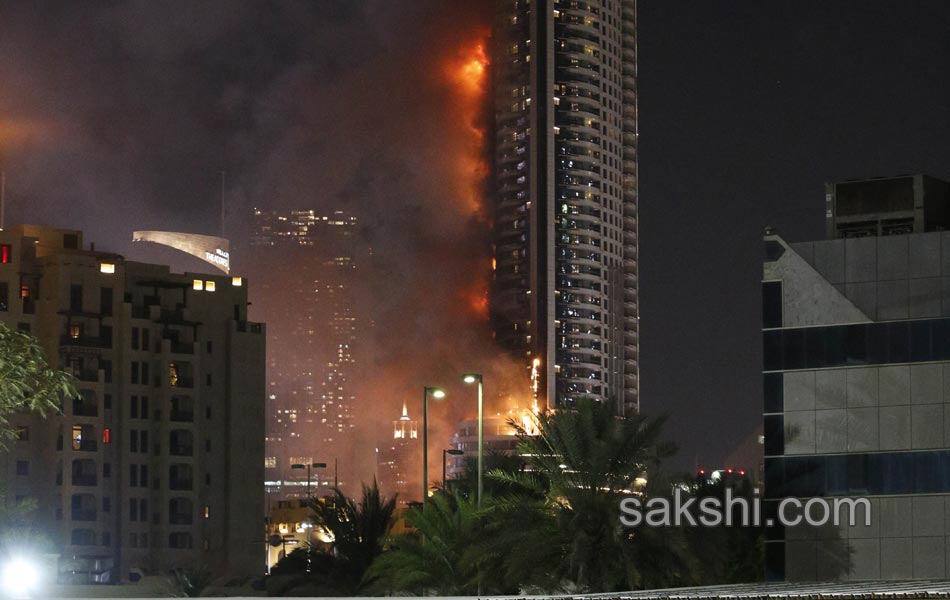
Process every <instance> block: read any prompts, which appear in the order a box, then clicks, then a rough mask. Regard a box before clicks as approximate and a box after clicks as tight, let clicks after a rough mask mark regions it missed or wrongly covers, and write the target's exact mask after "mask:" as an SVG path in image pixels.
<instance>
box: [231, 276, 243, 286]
mask: <svg viewBox="0 0 950 600" xmlns="http://www.w3.org/2000/svg"><path fill="white" fill-rule="evenodd" d="M231 285H233V286H234V287H241V286H242V285H244V280H243V279H241V278H240V277H232V278H231Z"/></svg>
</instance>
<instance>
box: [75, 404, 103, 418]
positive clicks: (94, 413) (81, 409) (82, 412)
mask: <svg viewBox="0 0 950 600" xmlns="http://www.w3.org/2000/svg"><path fill="white" fill-rule="evenodd" d="M73 416H76V417H98V416H99V407H98V406H97V405H96V404H93V403H90V402H73Z"/></svg>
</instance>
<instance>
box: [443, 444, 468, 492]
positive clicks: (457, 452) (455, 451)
mask: <svg viewBox="0 0 950 600" xmlns="http://www.w3.org/2000/svg"><path fill="white" fill-rule="evenodd" d="M446 454H451V455H452V456H461V455H462V454H465V453H464V452H462V451H461V450H458V449H456V448H446V449H444V450H442V487H443V488H445V487H446V484H445V455H446Z"/></svg>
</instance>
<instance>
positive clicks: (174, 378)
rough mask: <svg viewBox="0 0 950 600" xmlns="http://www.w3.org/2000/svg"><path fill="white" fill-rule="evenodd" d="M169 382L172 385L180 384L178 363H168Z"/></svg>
mask: <svg viewBox="0 0 950 600" xmlns="http://www.w3.org/2000/svg"><path fill="white" fill-rule="evenodd" d="M168 384H169V385H171V386H172V387H175V386H177V385H178V365H176V364H175V363H173V362H171V363H168Z"/></svg>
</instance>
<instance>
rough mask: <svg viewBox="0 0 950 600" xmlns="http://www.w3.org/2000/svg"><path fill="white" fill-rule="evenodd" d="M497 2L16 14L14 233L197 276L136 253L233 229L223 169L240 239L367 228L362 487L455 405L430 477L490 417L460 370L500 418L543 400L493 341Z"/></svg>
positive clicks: (10, 157)
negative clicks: (271, 215)
mask: <svg viewBox="0 0 950 600" xmlns="http://www.w3.org/2000/svg"><path fill="white" fill-rule="evenodd" d="M491 5H492V2H491V1H490V0H478V1H472V0H455V1H445V0H413V1H412V2H403V3H395V2H390V1H388V0H366V1H354V0H338V1H335V2H319V3H312V2H281V3H275V4H264V3H233V2H226V1H220V2H217V1H211V0H209V1H206V2H201V3H193V2H186V1H184V0H183V1H181V2H167V3H152V2H148V3H142V2H119V3H109V4H88V3H73V2H62V3H51V4H44V5H43V7H42V9H39V8H36V7H34V6H33V5H32V4H30V3H4V4H3V5H0V81H3V82H4V85H3V87H2V89H0V167H2V168H3V169H4V170H5V171H6V172H7V192H8V204H9V206H8V211H7V218H8V222H11V223H12V222H34V223H41V224H48V225H54V226H64V227H77V228H82V229H84V230H85V231H86V232H87V237H88V239H89V240H91V241H95V242H96V243H97V245H98V246H100V247H103V248H109V249H114V250H116V251H118V252H123V253H125V254H127V255H129V256H131V257H133V258H139V259H143V260H162V261H166V262H168V261H172V262H173V263H174V265H175V266H176V267H177V268H188V269H198V268H201V267H200V265H197V264H195V263H192V262H189V261H187V260H186V259H182V258H181V257H177V256H175V255H173V254H169V253H163V252H162V251H161V250H156V249H145V248H140V247H132V246H131V245H130V242H129V240H130V238H131V232H132V231H133V230H134V229H140V228H141V229H150V228H154V229H177V230H183V231H195V232H201V233H212V232H214V231H216V230H217V228H218V223H217V213H218V208H217V199H218V195H219V190H218V186H219V181H220V179H219V175H218V173H219V172H220V171H222V170H225V171H227V173H228V177H227V181H228V183H227V189H226V195H227V198H228V204H229V206H228V219H227V227H228V234H229V237H232V238H234V239H235V241H236V242H238V243H240V241H241V239H242V238H243V237H245V236H246V235H247V233H248V225H249V223H248V221H249V216H250V211H251V208H252V207H259V208H264V209H269V208H278V209H287V208H313V209H315V210H318V211H321V210H322V211H332V210H334V209H337V208H342V209H345V210H349V211H354V212H355V213H356V214H357V215H358V216H359V218H360V221H361V222H362V224H363V226H362V229H361V235H362V236H363V241H364V242H365V247H366V248H367V253H368V254H369V253H370V252H371V257H365V258H368V260H366V261H364V263H363V266H364V267H365V271H364V272H365V278H364V279H363V282H362V286H363V289H361V290H360V298H362V300H361V301H360V302H359V306H358V314H360V315H361V316H362V323H361V326H360V335H361V341H362V343H363V344H366V345H371V347H372V350H373V351H372V355H371V357H369V358H368V359H367V361H364V364H363V371H362V373H361V374H360V380H361V381H362V388H363V389H361V390H360V396H361V403H362V405H361V406H360V407H358V410H357V414H358V415H360V416H361V418H362V419H363V420H364V421H363V422H362V423H361V431H362V433H363V435H361V437H360V440H361V441H360V446H359V448H357V449H356V450H357V453H356V454H357V455H360V456H364V457H365V459H366V462H365V464H364V465H363V469H362V471H361V473H360V476H361V477H363V478H366V477H369V476H371V475H372V471H371V466H372V460H373V453H372V450H373V448H374V447H375V445H376V444H377V440H378V436H379V435H380V434H382V433H384V432H385V430H386V429H387V428H388V425H389V421H390V420H391V419H393V418H395V417H396V416H397V415H398V410H399V407H400V406H401V404H402V402H403V401H404V400H406V401H407V402H408V403H409V409H410V413H411V414H413V415H414V416H418V413H419V410H420V408H419V398H420V396H421V391H422V386H423V385H444V386H446V387H447V389H448V391H449V396H448V398H447V400H446V401H444V402H443V403H440V404H437V405H436V404H434V405H433V410H432V417H433V419H434V421H435V426H436V429H435V430H434V431H433V432H432V435H431V437H430V440H432V444H431V446H432V448H433V457H434V458H433V460H435V459H436V454H435V453H436V452H438V451H439V449H440V448H441V447H442V446H443V444H444V443H445V441H446V440H447V438H448V435H449V432H450V427H451V426H454V424H455V423H456V422H457V420H458V419H459V418H461V417H463V416H465V415H467V414H470V413H471V412H472V411H473V410H474V403H475V393H474V390H472V389H470V388H466V387H463V386H462V385H461V383H460V381H459V379H458V377H459V375H460V374H461V373H462V372H463V371H471V370H476V371H481V372H483V373H484V374H485V381H486V398H487V399H488V400H489V402H492V401H493V400H495V399H498V398H500V397H502V396H504V395H505V394H507V393H508V392H509V391H515V392H526V390H523V389H522V388H521V387H518V386H522V383H521V382H522V380H521V378H520V377H519V376H520V375H522V372H521V370H522V369H523V365H519V364H514V363H512V362H511V361H509V360H507V359H504V358H500V357H499V356H498V353H497V352H496V350H495V349H494V347H493V345H492V340H491V339H490V333H489V331H488V328H487V310H486V309H487V297H486V292H487V282H488V280H489V277H490V273H491V264H490V260H489V236H488V234H489V227H490V224H489V218H488V211H487V210H486V205H485V203H484V193H483V185H484V178H485V175H486V173H487V169H486V163H485V157H484V150H483V144H484V135H485V125H484V123H485V119H484V116H485V115H484V112H483V110H484V101H485V93H486V90H485V87H484V85H485V76H486V74H485V72H484V68H485V51H484V49H485V48H487V41H488V40H487V32H488V31H489V24H490V19H491V16H492V6H491ZM235 260H236V262H238V263H239V262H240V257H239V256H236V257H235ZM251 293H252V295H253V281H252V282H251ZM256 317H257V318H261V319H263V320H266V319H267V315H256ZM370 321H371V323H370ZM516 382H517V383H516ZM522 387H523V386H522ZM525 395H526V394H525ZM504 402H506V401H503V403H504ZM383 425H384V426H383Z"/></svg>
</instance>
